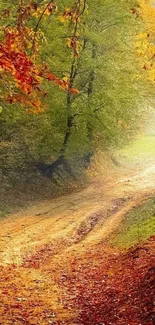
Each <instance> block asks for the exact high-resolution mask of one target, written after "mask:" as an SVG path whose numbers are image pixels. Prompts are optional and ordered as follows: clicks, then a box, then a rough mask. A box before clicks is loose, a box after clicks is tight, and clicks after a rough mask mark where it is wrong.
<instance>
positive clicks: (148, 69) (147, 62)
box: [133, 0, 155, 84]
mask: <svg viewBox="0 0 155 325" xmlns="http://www.w3.org/2000/svg"><path fill="white" fill-rule="evenodd" d="M133 13H134V14H135V15H136V16H137V17H138V18H140V19H141V20H142V22H143V28H142V32H141V33H138V35H137V37H136V42H135V46H136V50H137V56H138V58H139V63H140V66H141V68H142V69H143V77H144V78H146V79H147V80H149V81H151V82H152V83H153V84H154V83H155V6H154V4H153V2H152V1H150V0H148V1H144V0H138V7H137V8H135V9H134V10H133Z"/></svg>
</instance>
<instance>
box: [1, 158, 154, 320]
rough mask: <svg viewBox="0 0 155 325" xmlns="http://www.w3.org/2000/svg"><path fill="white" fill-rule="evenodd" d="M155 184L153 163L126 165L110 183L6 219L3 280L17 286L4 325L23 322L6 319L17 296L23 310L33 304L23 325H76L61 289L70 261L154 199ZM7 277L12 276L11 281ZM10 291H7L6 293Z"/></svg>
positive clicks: (100, 182)
mask: <svg viewBox="0 0 155 325" xmlns="http://www.w3.org/2000/svg"><path fill="white" fill-rule="evenodd" d="M154 185H155V165H154V160H153V159H147V160H145V161H144V163H143V164H139V163H138V162H137V163H135V164H134V165H133V164H132V166H130V165H128V166H126V165H124V164H123V165H122V166H118V167H115V168H114V169H113V170H111V171H109V173H108V176H107V178H106V183H104V180H103V179H97V180H95V181H94V182H92V184H91V185H90V186H89V187H88V188H87V189H85V190H83V191H81V192H79V193H73V194H70V195H68V196H64V197H61V198H57V199H55V200H46V201H43V202H41V203H39V204H38V205H37V206H36V205H34V206H31V207H29V208H27V209H24V210H21V211H19V212H18V213H17V214H16V215H11V216H9V217H8V218H6V219H4V220H1V221H0V265H1V267H2V270H1V272H2V275H1V279H3V280H2V282H3V281H4V283H5V281H6V279H7V285H8V282H9V283H10V286H11V288H12V283H13V286H14V287H13V288H16V290H15V289H10V293H9V295H10V296H9V302H8V300H7V298H5V299H4V302H5V304H4V305H6V306H7V309H5V308H4V306H3V307H1V306H0V312H1V313H2V316H1V317H0V320H1V324H5V325H6V324H23V323H24V321H22V320H21V319H20V318H19V320H18V319H17V318H14V316H13V315H12V316H6V314H7V313H9V311H8V310H10V308H14V304H13V302H14V299H15V298H16V299H17V300H18V301H20V308H22V306H23V305H22V306H21V303H22V301H23V304H24V301H27V300H28V301H29V306H27V307H26V308H28V310H29V313H28V314H26V311H25V315H26V316H23V319H29V320H28V322H27V323H26V322H25V323H24V324H41V325H44V324H69V325H72V324H75V323H74V322H73V321H72V318H74V317H75V314H76V313H77V311H75V310H74V311H73V310H72V309H71V310H67V311H66V309H65V303H64V302H65V298H64V296H65V292H61V289H60V286H59V282H63V281H64V280H65V277H66V273H65V272H66V271H64V270H66V269H70V267H71V264H70V261H71V260H72V259H74V257H75V256H76V258H77V257H78V256H79V258H80V256H81V255H82V254H83V253H84V252H87V251H88V250H90V251H91V249H93V247H94V246H95V245H97V244H100V243H102V241H103V240H105V238H106V237H107V236H110V234H111V232H112V231H114V230H115V229H116V228H117V227H118V226H119V224H120V223H121V220H122V217H123V216H124V215H125V214H126V212H128V211H130V209H132V208H133V207H134V206H137V205H139V204H140V203H141V202H143V200H146V198H147V197H149V196H152V195H154V193H155V186H154ZM106 250H107V253H108V254H109V253H111V254H113V252H110V251H109V250H110V249H109V248H106V247H105V248H104V252H105V255H106ZM114 254H117V252H115V253H114ZM13 265H14V269H12V267H13ZM49 270H50V275H49ZM7 274H10V276H9V279H8V276H7ZM18 283H19V284H20V285H19V284H18ZM2 285H3V283H2ZM17 287H18V289H17ZM7 290H8V289H6V287H5V290H4V292H5V291H7ZM30 291H31V295H30ZM2 292H3V291H2ZM22 299H23V300H22ZM24 299H25V300H24ZM32 300H33V303H32ZM10 301H11V302H10ZM34 301H35V306H34V307H33V304H34ZM10 306H12V307H10ZM38 306H39V311H38ZM23 308H24V307H23ZM47 309H50V310H52V313H56V314H57V316H56V318H54V319H55V323H54V321H53V318H52V316H51V318H52V320H51V318H50V317H49V322H47V318H48V317H47V318H46V317H45V314H46V313H45V310H47ZM24 310H25V309H24ZM16 312H17V313H18V311H17V310H16ZM23 312H24V311H22V313H23ZM30 314H33V320H32V319H31V317H30ZM73 314H74V317H73ZM8 315H10V314H8ZM16 317H17V315H16ZM24 317H25V318H24ZM26 317H27V318H26ZM54 317H55V316H54ZM15 319H17V320H16V322H15ZM34 319H36V321H34ZM38 320H39V321H38Z"/></svg>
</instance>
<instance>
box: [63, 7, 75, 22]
mask: <svg viewBox="0 0 155 325" xmlns="http://www.w3.org/2000/svg"><path fill="white" fill-rule="evenodd" d="M59 20H60V21H61V22H62V23H65V22H70V21H71V22H73V23H75V22H80V16H79V11H78V9H74V8H73V9H70V8H67V9H66V10H65V12H64V13H63V14H61V15H60V16H59Z"/></svg>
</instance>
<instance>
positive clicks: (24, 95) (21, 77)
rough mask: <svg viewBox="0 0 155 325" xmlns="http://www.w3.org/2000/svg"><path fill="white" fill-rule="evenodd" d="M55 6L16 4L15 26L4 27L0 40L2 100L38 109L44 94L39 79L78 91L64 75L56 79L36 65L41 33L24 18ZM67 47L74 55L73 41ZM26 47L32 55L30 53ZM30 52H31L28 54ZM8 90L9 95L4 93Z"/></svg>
mask: <svg viewBox="0 0 155 325" xmlns="http://www.w3.org/2000/svg"><path fill="white" fill-rule="evenodd" d="M55 10H57V6H56V5H55V4H54V2H52V1H50V2H49V3H48V4H46V5H45V4H44V5H41V6H40V7H39V5H38V4H37V3H35V2H31V1H30V3H29V4H28V5H26V6H24V5H23V6H21V5H19V8H18V17H17V26H15V27H4V39H3V40H1V41H0V74H1V79H2V80H5V84H7V86H8V87H7V96H6V94H5V93H4V94H3V97H2V96H1V99H2V100H7V101H8V102H9V103H15V102H19V103H21V104H24V105H26V106H31V107H32V109H30V110H33V111H36V112H41V111H42V108H41V98H42V96H43V95H44V94H45V93H44V92H42V91H41V84H42V82H43V80H47V81H52V82H53V83H54V84H55V85H56V86H59V88H61V89H62V90H65V91H69V92H70V93H72V94H78V90H77V89H75V88H73V89H72V87H71V86H70V81H69V80H67V78H63V79H60V78H58V77H56V76H55V75H54V74H52V73H51V72H50V71H49V69H48V68H47V67H46V68H45V66H40V65H37V64H36V62H35V61H36V57H37V56H38V55H39V37H40V35H39V34H41V32H40V31H39V32H38V30H37V28H36V27H35V28H34V29H33V28H29V27H26V21H27V20H29V19H30V18H31V17H33V16H35V17H39V19H41V17H43V16H44V15H50V14H52V13H53V12H54V11H55ZM4 15H5V16H6V15H7V16H9V15H10V12H9V11H7V12H3V13H2V16H4ZM70 46H71V47H72V48H73V50H74V54H75V55H77V54H78V50H77V42H76V40H75V41H74V42H73V40H71V43H70ZM30 50H31V52H32V53H33V56H32V55H30V54H29V53H30ZM32 53H31V54H32ZM8 90H10V91H9V94H8Z"/></svg>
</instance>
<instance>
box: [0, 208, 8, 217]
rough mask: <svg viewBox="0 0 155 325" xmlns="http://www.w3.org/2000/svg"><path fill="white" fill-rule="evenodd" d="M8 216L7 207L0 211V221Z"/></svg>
mask: <svg viewBox="0 0 155 325" xmlns="http://www.w3.org/2000/svg"><path fill="white" fill-rule="evenodd" d="M9 214H10V211H9V209H8V208H7V207H5V208H1V209H0V219H2V218H5V217H7V216H8V215H9Z"/></svg>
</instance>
